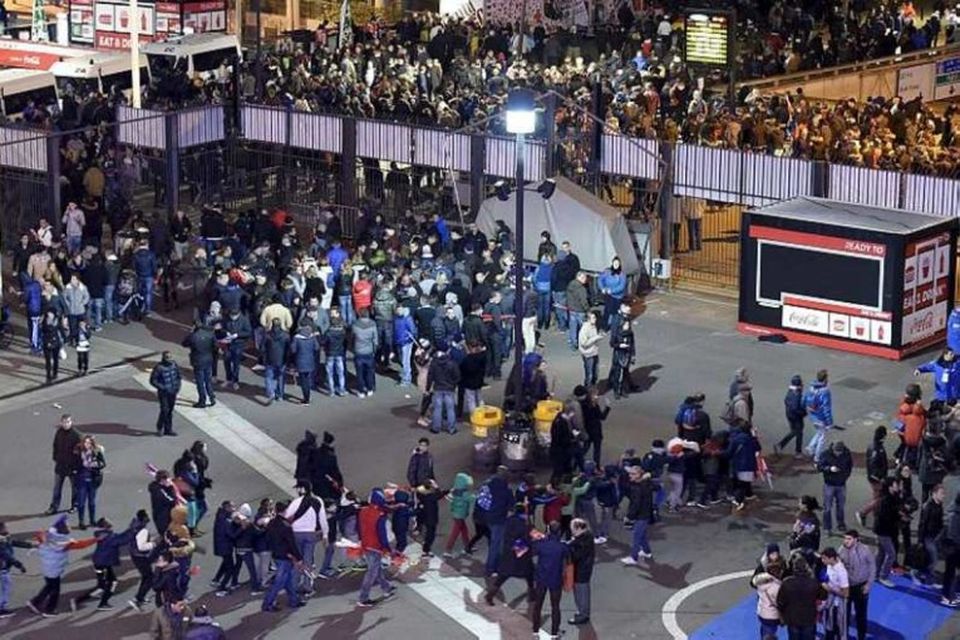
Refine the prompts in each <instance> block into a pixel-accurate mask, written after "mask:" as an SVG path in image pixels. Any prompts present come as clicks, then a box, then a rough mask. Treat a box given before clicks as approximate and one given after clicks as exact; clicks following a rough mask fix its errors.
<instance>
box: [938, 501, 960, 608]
mask: <svg viewBox="0 0 960 640" xmlns="http://www.w3.org/2000/svg"><path fill="white" fill-rule="evenodd" d="M940 551H941V553H942V554H943V557H944V567H943V588H942V589H941V590H940V604H942V605H943V606H945V607H957V606H960V599H958V598H957V567H960V493H957V495H956V497H955V498H954V499H953V506H952V507H951V508H950V518H949V519H948V520H947V527H946V529H945V530H944V531H943V534H942V535H941V539H940Z"/></svg>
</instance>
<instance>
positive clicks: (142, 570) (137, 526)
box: [127, 509, 159, 613]
mask: <svg viewBox="0 0 960 640" xmlns="http://www.w3.org/2000/svg"><path fill="white" fill-rule="evenodd" d="M148 524H150V517H149V516H148V515H147V512H146V510H145V509H140V510H139V511H137V514H136V516H135V517H134V519H133V521H131V522H130V530H131V531H132V532H133V540H132V541H131V542H130V545H129V547H128V549H129V553H130V560H131V562H133V566H134V567H136V569H137V572H138V573H139V574H140V585H139V586H138V587H137V593H136V595H134V597H133V599H132V600H128V601H127V605H128V606H130V608H131V609H133V610H134V611H137V612H140V613H142V612H143V605H145V604H146V602H147V594H148V593H150V590H151V589H152V588H153V563H152V562H151V558H152V557H153V556H154V555H156V551H157V548H158V546H159V543H158V542H157V541H156V540H154V539H153V538H152V536H151V535H150V529H149V528H148V527H147V525H148Z"/></svg>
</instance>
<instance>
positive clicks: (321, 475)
mask: <svg viewBox="0 0 960 640" xmlns="http://www.w3.org/2000/svg"><path fill="white" fill-rule="evenodd" d="M334 441H335V438H334V435H333V434H332V433H330V432H329V431H324V432H323V439H322V442H321V443H320V446H319V447H317V448H316V449H315V450H314V452H313V457H312V459H311V461H310V475H309V479H310V481H311V484H312V485H313V489H314V492H315V493H316V495H317V496H318V497H320V498H321V499H323V500H324V501H325V502H330V501H336V500H339V499H340V495H341V492H342V490H343V474H342V473H341V472H340V463H339V462H338V461H337V452H336V449H335V448H334V446H333V443H334Z"/></svg>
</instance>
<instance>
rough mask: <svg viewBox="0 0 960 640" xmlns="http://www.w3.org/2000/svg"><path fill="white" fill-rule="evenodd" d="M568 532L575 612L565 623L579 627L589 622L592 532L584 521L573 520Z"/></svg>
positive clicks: (592, 548)
mask: <svg viewBox="0 0 960 640" xmlns="http://www.w3.org/2000/svg"><path fill="white" fill-rule="evenodd" d="M570 531H571V533H572V534H573V535H572V537H571V538H570V540H568V541H567V547H568V549H569V551H570V560H571V562H573V599H574V601H575V602H576V604H577V611H576V613H575V614H574V616H573V617H572V618H570V619H569V620H567V622H568V623H569V624H573V625H579V624H586V623H588V622H590V580H591V579H592V578H593V564H594V560H595V558H596V549H595V546H594V537H593V532H592V531H590V527H589V526H588V525H587V522H586V520H583V519H582V518H574V519H573V521H571V523H570Z"/></svg>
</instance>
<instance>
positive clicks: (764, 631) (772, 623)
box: [757, 616, 846, 640]
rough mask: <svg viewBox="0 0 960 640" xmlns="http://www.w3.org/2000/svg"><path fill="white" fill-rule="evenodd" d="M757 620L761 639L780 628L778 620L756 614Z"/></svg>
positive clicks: (772, 634) (775, 633)
mask: <svg viewBox="0 0 960 640" xmlns="http://www.w3.org/2000/svg"><path fill="white" fill-rule="evenodd" d="M757 620H759V621H760V638H761V640H762V639H763V638H766V637H767V636H776V635H777V629H779V628H780V622H779V621H778V620H767V619H766V618H761V617H760V616H757ZM844 640H846V639H844Z"/></svg>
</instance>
